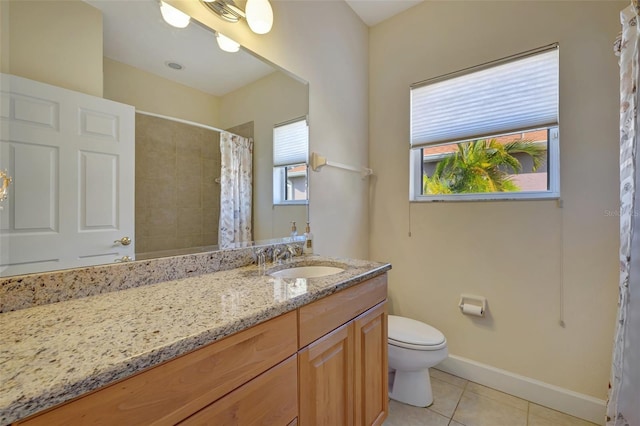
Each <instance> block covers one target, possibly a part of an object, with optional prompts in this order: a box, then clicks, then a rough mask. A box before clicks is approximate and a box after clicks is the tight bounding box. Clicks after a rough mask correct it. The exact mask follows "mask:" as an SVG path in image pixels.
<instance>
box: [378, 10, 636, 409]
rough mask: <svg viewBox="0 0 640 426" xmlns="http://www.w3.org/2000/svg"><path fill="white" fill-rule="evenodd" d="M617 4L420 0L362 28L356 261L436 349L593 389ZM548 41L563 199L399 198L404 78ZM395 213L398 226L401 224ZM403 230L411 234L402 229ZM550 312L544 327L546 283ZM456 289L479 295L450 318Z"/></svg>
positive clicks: (403, 167) (607, 318)
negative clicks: (363, 232)
mask: <svg viewBox="0 0 640 426" xmlns="http://www.w3.org/2000/svg"><path fill="white" fill-rule="evenodd" d="M624 6H626V3H624V2H474V1H471V2H426V3H423V4H421V5H419V6H417V7H415V8H412V9H410V10H409V11H408V12H406V13H403V14H401V15H398V16H397V17H395V18H392V19H391V20H389V21H387V22H384V23H382V24H380V25H378V26H376V27H374V28H372V30H371V32H370V41H369V43H370V75H369V78H370V85H369V88H370V116H369V133H370V135H371V139H370V161H371V166H372V167H373V169H374V170H375V171H376V173H377V175H378V176H377V179H376V180H375V183H374V185H373V186H372V192H371V194H372V196H371V211H370V213H371V216H370V217H371V226H370V231H371V257H372V258H375V259H384V260H387V261H390V262H391V263H392V264H393V270H392V271H391V273H390V281H389V283H390V289H389V294H390V298H391V301H392V308H391V310H392V311H393V312H394V313H396V314H401V315H405V316H409V317H413V318H416V319H419V320H422V321H426V322H427V323H429V324H432V325H433V326H435V327H437V328H438V329H440V330H442V332H443V333H444V334H445V335H446V337H447V340H448V344H449V349H450V353H451V354H454V355H458V356H462V357H465V358H470V359H472V360H475V361H477V362H480V363H484V364H488V365H491V366H494V367H498V368H501V369H505V370H508V371H511V372H513V373H517V374H521V375H524V376H527V377H530V378H533V379H537V380H541V381H543V382H546V383H550V384H553V385H557V386H560V387H563V388H566V389H570V390H573V391H577V392H580V393H584V394H587V395H591V396H594V397H597V398H602V399H604V398H606V394H607V383H608V379H609V371H610V366H611V363H610V361H611V342H612V339H613V329H614V317H615V311H616V302H617V290H616V286H617V280H618V265H617V263H618V262H617V258H618V219H617V217H615V216H612V215H608V214H607V212H608V211H611V212H615V211H616V209H617V207H618V154H617V151H618V143H617V140H618V126H617V120H618V67H617V60H616V58H615V56H614V55H613V53H612V47H611V46H612V43H613V41H614V39H615V37H616V35H617V33H618V31H619V19H618V16H619V10H621V9H622V8H623V7H624ZM556 41H557V42H559V43H560V123H561V125H560V146H561V148H560V150H561V185H562V202H563V207H562V208H560V207H559V206H558V203H556V202H555V201H520V202H509V201H505V202H461V203H452V202H450V203H416V204H412V205H411V206H409V203H408V201H407V200H408V182H409V174H408V165H409V156H408V154H409V142H408V141H409V85H410V84H411V83H414V82H417V81H420V80H424V79H427V78H430V77H435V76H438V75H442V74H445V73H448V72H451V71H455V70H459V69H462V68H466V67H469V66H473V65H476V64H481V63H483V62H487V61H490V60H493V59H498V58H501V57H505V56H507V55H510V54H514V53H518V52H522V51H526V50H528V49H532V48H535V47H539V46H543V45H545V44H549V43H552V42H556ZM409 218H410V223H409ZM409 229H411V236H408V231H409ZM562 286H563V287H564V304H563V306H562V307H563V309H564V318H565V322H566V327H564V328H563V327H561V326H560V325H559V314H560V302H561V299H560V289H561V287H562ZM461 293H475V294H480V295H483V296H486V297H487V298H488V301H489V313H488V315H487V317H486V318H483V319H477V318H472V317H467V316H463V315H462V314H461V313H460V312H459V310H458V307H457V303H458V300H459V297H460V294H461Z"/></svg>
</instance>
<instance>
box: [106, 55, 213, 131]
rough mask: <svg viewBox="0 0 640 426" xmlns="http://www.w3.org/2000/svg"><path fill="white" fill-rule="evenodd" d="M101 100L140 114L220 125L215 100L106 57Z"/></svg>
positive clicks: (202, 93) (194, 90)
mask: <svg viewBox="0 0 640 426" xmlns="http://www.w3.org/2000/svg"><path fill="white" fill-rule="evenodd" d="M104 97H105V98H107V99H111V100H113V101H117V102H122V103H125V104H128V105H134V106H135V107H136V109H138V110H140V111H146V112H152V113H155V114H160V115H165V116H168V117H175V118H181V119H183V120H188V121H192V122H195V123H200V124H206V125H209V126H213V127H218V126H219V124H218V114H219V108H220V106H219V102H220V101H219V99H218V97H216V96H213V95H209V94H207V93H204V92H201V91H199V90H196V89H193V88H191V87H188V86H185V85H182V84H179V83H176V82H173V81H170V80H167V79H165V78H162V77H159V76H157V75H155V74H151V73H149V72H146V71H142V70H140V69H138V68H134V67H132V66H130V65H126V64H123V63H121V62H118V61H114V60H112V59H109V58H106V57H105V58H104Z"/></svg>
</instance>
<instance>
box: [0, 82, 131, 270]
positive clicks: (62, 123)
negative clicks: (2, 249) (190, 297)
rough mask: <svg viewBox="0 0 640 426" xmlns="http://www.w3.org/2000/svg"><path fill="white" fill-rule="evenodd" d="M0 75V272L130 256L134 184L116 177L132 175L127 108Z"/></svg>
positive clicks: (129, 125) (74, 265) (39, 268)
mask: <svg viewBox="0 0 640 426" xmlns="http://www.w3.org/2000/svg"><path fill="white" fill-rule="evenodd" d="M0 78H1V80H0V82H1V86H2V87H3V93H2V97H3V106H4V107H3V111H2V118H3V121H4V125H3V128H2V138H1V140H0V168H4V169H7V170H9V172H10V173H11V174H12V175H13V176H14V179H15V181H16V187H15V188H16V190H15V191H14V192H13V193H12V194H11V196H10V198H9V200H7V201H8V202H7V204H6V214H5V215H3V216H2V223H1V225H2V226H1V233H0V239H2V240H3V243H6V245H7V246H8V247H9V249H10V253H9V254H8V256H6V259H5V261H4V262H3V264H2V268H3V274H7V275H15V274H20V273H29V272H39V271H46V270H50V269H52V268H53V269H59V268H72V267H80V266H88V265H95V264H99V263H110V262H113V261H115V260H116V259H122V258H123V257H125V256H127V257H129V258H131V257H132V256H133V252H134V245H133V244H132V243H131V240H130V236H133V198H134V196H133V188H132V187H131V186H130V185H122V184H120V182H131V181H132V180H133V175H134V159H133V154H134V132H133V124H134V110H133V108H132V107H130V106H128V105H123V104H119V103H116V102H112V101H109V100H105V99H102V98H98V97H95V96H89V95H85V94H83V93H78V92H75V91H72V90H68V89H63V88H59V87H55V86H51V85H48V84H43V83H39V82H37V81H33V80H29V79H26V78H21V77H17V76H11V75H6V74H0ZM9 129H10V131H8V130H9ZM116 241H121V242H116Z"/></svg>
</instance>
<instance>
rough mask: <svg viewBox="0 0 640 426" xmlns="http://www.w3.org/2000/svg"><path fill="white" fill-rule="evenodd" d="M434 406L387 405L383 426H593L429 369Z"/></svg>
mask: <svg viewBox="0 0 640 426" xmlns="http://www.w3.org/2000/svg"><path fill="white" fill-rule="evenodd" d="M430 371H431V387H432V389H433V405H431V406H430V407H428V408H419V407H413V406H410V405H405V404H402V403H399V402H397V401H394V400H391V401H390V402H389V417H388V418H387V420H386V421H385V422H384V426H594V423H590V422H587V421H585V420H581V419H578V418H576V417H572V416H569V415H566V414H563V413H560V412H558V411H554V410H550V409H548V408H545V407H542V406H540V405H537V404H534V403H533V402H529V401H525V400H524V399H520V398H516V397H515V396H512V395H509V394H506V393H503V392H499V391H497V390H494V389H491V388H488V387H486V386H482V385H479V384H477V383H473V382H470V381H468V380H465V379H462V378H460V377H456V376H453V375H451V374H448V373H445V372H443V371H440V370H436V369H434V368H432V369H431V370H430Z"/></svg>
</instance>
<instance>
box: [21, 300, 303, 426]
mask: <svg viewBox="0 0 640 426" xmlns="http://www.w3.org/2000/svg"><path fill="white" fill-rule="evenodd" d="M296 337H297V336H296V313H295V312H289V313H287V314H284V315H281V316H279V317H277V318H274V319H272V320H269V321H267V322H265V323H263V324H259V325H257V326H254V327H251V328H249V329H247V330H245V331H242V332H240V333H237V334H234V335H232V336H229V337H227V338H225V339H223V340H220V341H219V342H215V343H212V344H210V345H208V346H205V347H204V348H202V349H199V350H196V351H194V352H191V353H189V354H186V355H183V356H181V357H179V358H176V359H174V360H171V361H168V362H166V363H164V364H161V365H159V366H156V367H153V368H151V369H149V370H146V371H143V372H141V373H139V374H137V375H135V376H132V377H130V378H127V379H125V380H122V381H120V382H117V383H115V384H113V385H110V386H108V387H105V388H103V389H100V390H98V391H95V392H93V393H90V394H88V395H86V396H83V397H81V398H79V399H76V400H74V401H71V402H69V403H67V404H64V405H61V406H59V407H57V408H54V409H52V410H50V411H46V412H44V413H42V414H40V415H36V416H34V417H31V418H29V419H27V420H25V421H22V422H20V423H19V424H21V425H47V426H51V425H69V424H104V423H105V422H106V423H108V424H126V425H136V424H144V425H149V424H155V425H164V424H176V423H177V422H179V421H180V420H183V419H185V418H186V417H188V416H189V415H191V414H193V413H195V412H197V411H198V410H200V409H202V408H204V407H206V406H207V405H209V404H211V403H212V402H213V401H215V400H217V399H219V398H221V397H222V396H224V395H226V394H227V393H229V392H230V391H232V390H233V389H236V388H237V387H239V386H240V385H242V384H243V383H246V382H247V381H249V380H251V379H252V378H254V377H256V376H257V375H259V374H260V373H262V372H264V371H266V370H267V369H269V368H270V367H272V366H274V365H276V364H277V363H279V362H281V361H282V360H284V359H286V358H287V357H290V356H291V355H292V354H294V353H295V352H296V349H297V348H296V344H297V338H296ZM293 417H295V416H292V417H291V418H293ZM291 418H290V419H289V420H291Z"/></svg>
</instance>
